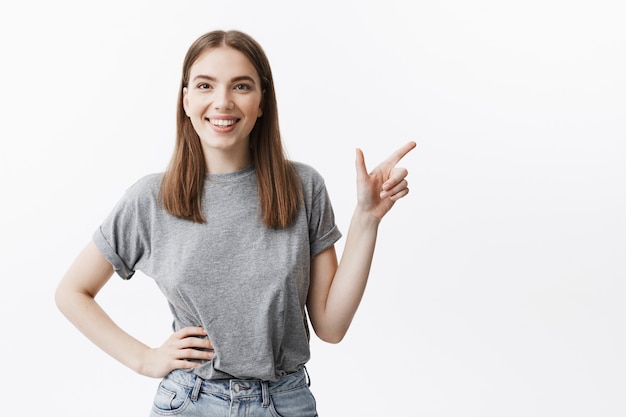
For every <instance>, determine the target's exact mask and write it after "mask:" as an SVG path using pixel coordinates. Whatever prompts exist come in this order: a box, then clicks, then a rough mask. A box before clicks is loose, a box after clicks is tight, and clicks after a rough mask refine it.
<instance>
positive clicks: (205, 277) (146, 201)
mask: <svg viewBox="0 0 626 417" xmlns="http://www.w3.org/2000/svg"><path fill="white" fill-rule="evenodd" d="M294 166H295V167H296V169H297V172H298V174H299V175H300V178H301V181H302V189H303V201H302V204H301V209H300V210H299V212H298V214H297V216H296V218H295V220H294V221H293V222H292V224H290V226H289V227H287V228H285V229H272V228H267V227H265V226H264V225H263V223H262V220H261V218H260V209H259V203H258V187H257V180H256V175H255V170H254V168H253V167H252V166H250V167H248V168H245V169H243V170H240V171H237V172H232V173H227V174H208V175H207V177H206V180H205V184H204V195H203V201H202V204H203V206H202V207H203V210H204V214H205V216H206V220H207V221H206V223H204V224H200V223H194V222H192V221H188V220H183V219H180V218H177V217H175V216H172V215H171V214H169V213H168V212H167V211H166V210H165V209H164V208H163V207H162V206H161V205H160V204H159V202H158V198H157V197H158V192H159V187H160V184H161V179H162V174H152V175H148V176H146V177H143V178H142V179H140V180H139V181H138V182H137V183H135V184H134V185H133V186H131V187H130V188H129V189H128V190H127V191H126V193H125V195H124V196H123V198H122V199H121V200H120V202H119V203H118V204H117V206H116V207H115V208H114V210H113V211H112V212H111V213H110V215H109V216H108V217H107V218H106V219H105V221H104V222H103V223H102V225H101V226H100V227H99V229H98V230H96V232H95V233H94V236H93V239H94V242H95V244H96V246H97V247H98V248H99V250H100V251H101V252H102V253H103V255H104V256H105V257H106V258H107V260H108V261H109V262H110V263H111V264H112V265H113V267H114V268H115V271H116V272H117V274H119V275H120V276H121V277H122V278H124V279H129V278H131V277H132V275H133V274H134V272H135V271H136V270H140V271H141V272H143V273H145V274H146V275H148V276H150V277H152V278H153V279H154V281H155V282H156V284H157V285H158V286H159V288H160V289H161V291H162V292H163V294H164V295H165V296H166V297H167V300H168V302H169V307H170V310H171V312H172V316H173V330H174V331H176V330H179V329H181V328H183V327H187V326H201V327H203V328H204V329H205V330H206V331H207V334H208V337H209V339H210V340H211V342H212V344H213V346H214V350H215V356H214V358H213V360H211V361H204V363H203V364H202V365H201V366H198V367H195V368H194V369H192V370H190V371H181V370H179V371H174V372H173V373H172V374H170V375H169V376H168V377H166V378H165V379H164V380H163V381H162V385H161V387H160V388H159V393H157V398H156V399H155V405H154V409H153V410H154V412H157V410H158V412H159V413H161V414H159V415H172V414H173V411H163V410H165V408H167V407H165V408H161V407H160V406H158V405H157V404H156V403H157V401H159V400H158V399H159V398H162V397H163V392H170V393H171V392H176V393H177V394H176V395H174V397H172V398H173V399H172V404H174V403H177V402H180V401H181V398H180V395H181V393H182V392H185V393H187V391H189V392H188V394H185V395H186V396H185V398H186V399H183V402H184V401H187V400H189V401H190V402H191V403H193V398H195V396H194V395H193V394H194V392H195V391H197V392H196V394H197V396H199V398H202V397H203V396H204V395H208V396H212V397H216V398H218V397H219V398H225V397H226V396H228V398H229V401H230V402H231V405H232V406H233V407H234V404H235V403H238V401H240V400H241V399H246V401H249V399H250V398H253V397H254V396H256V395H257V394H258V393H260V394H258V395H259V396H258V398H257V399H258V403H259V404H261V405H263V404H265V400H266V398H265V397H266V396H267V395H269V396H270V397H271V398H272V399H273V398H275V397H279V396H280V397H281V398H286V396H285V394H284V392H286V391H290V390H291V389H292V388H293V386H295V385H293V384H294V382H293V381H292V380H294V378H295V379H297V380H298V381H300V380H301V378H300V377H297V378H296V376H298V375H300V376H301V375H302V373H303V370H304V365H305V364H306V363H307V361H308V360H309V358H310V351H309V337H310V334H309V324H308V319H307V316H306V311H305V304H306V299H307V293H308V288H309V279H310V264H311V259H312V257H314V256H315V255H317V254H318V253H320V252H322V251H323V250H325V249H327V248H329V247H330V246H332V245H333V244H334V243H335V242H337V240H339V238H340V237H341V233H340V232H339V230H338V228H337V226H336V224H335V219H334V213H333V209H332V205H331V202H330V199H329V195H328V192H327V190H326V187H325V184H324V181H323V179H322V177H321V176H320V175H319V173H318V172H317V171H315V170H314V169H313V168H312V167H310V166H308V165H305V164H301V163H294ZM196 377H197V378H196ZM285 378H287V379H285ZM198 381H202V382H198ZM233 381H239V382H233ZM241 381H247V383H248V384H249V387H248V389H244V390H242V391H240V392H239V393H236V395H233V392H234V391H233V388H232V387H234V386H235V385H233V384H240V385H241V383H242V382H241ZM254 381H256V382H254ZM211 382H216V384H217V385H215V386H212V388H210V387H209V385H210V383H211ZM298 383H300V382H298ZM165 384H169V385H167V386H170V385H172V384H174V385H176V386H177V387H178V389H177V390H173V389H172V388H171V387H170V388H167V387H166V386H165ZM223 384H225V385H223ZM196 385H198V386H199V388H197V387H196ZM296 385H297V384H296ZM190 387H191V388H190ZM226 387H229V388H228V389H226ZM286 387H289V388H286ZM305 388H306V391H308V387H307V386H306V384H305ZM253 393H254V394H253ZM278 393H281V394H278ZM167 395H169V396H171V394H167ZM309 395H310V394H309ZM254 398H256V397H254ZM236 400H237V401H236ZM238 404H239V403H238ZM175 408H178V407H175ZM190 408H194V407H190ZM265 408H266V409H268V410H271V407H265ZM314 409H315V406H314V401H313V410H314ZM288 412H290V411H288ZM184 415H187V414H184ZM189 415H196V414H189ZM198 415H200V414H198ZM204 415H212V414H204ZM216 415H221V414H216ZM225 415H228V414H225ZM231 415H233V416H234V415H238V414H231ZM242 415H243V414H242ZM247 415H248V414H247ZM249 415H256V414H249ZM259 415H265V414H259ZM267 415H272V416H283V417H288V416H290V415H294V416H298V417H304V416H308V415H315V413H314V412H313V414H298V413H296V414H281V412H280V410H278V412H276V411H274V412H271V413H270V414H267Z"/></svg>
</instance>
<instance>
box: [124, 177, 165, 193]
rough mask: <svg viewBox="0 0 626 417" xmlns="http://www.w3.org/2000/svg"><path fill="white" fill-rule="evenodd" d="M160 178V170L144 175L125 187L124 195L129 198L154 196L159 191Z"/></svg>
mask: <svg viewBox="0 0 626 417" xmlns="http://www.w3.org/2000/svg"><path fill="white" fill-rule="evenodd" d="M162 179H163V173H162V172H155V173H151V174H147V175H144V176H143V177H140V178H139V179H137V180H136V181H135V182H134V183H133V184H131V185H130V187H128V188H127V189H126V192H125V194H124V197H125V198H126V199H131V200H140V199H144V198H155V197H156V196H157V195H158V193H159V189H160V187H161V180H162Z"/></svg>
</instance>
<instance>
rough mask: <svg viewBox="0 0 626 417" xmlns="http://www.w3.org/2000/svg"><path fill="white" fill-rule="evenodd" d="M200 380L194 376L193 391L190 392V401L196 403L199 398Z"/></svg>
mask: <svg viewBox="0 0 626 417" xmlns="http://www.w3.org/2000/svg"><path fill="white" fill-rule="evenodd" d="M202 381H203V380H202V378H200V377H199V376H197V375H196V383H195V385H194V386H193V391H191V401H193V402H196V401H198V397H199V396H200V388H202Z"/></svg>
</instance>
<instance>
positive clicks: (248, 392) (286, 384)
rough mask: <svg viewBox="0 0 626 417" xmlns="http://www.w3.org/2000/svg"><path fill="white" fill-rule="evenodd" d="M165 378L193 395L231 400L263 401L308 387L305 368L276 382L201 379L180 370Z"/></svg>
mask: <svg viewBox="0 0 626 417" xmlns="http://www.w3.org/2000/svg"><path fill="white" fill-rule="evenodd" d="M166 378H167V379H169V380H171V381H174V382H176V383H178V384H180V385H183V386H187V387H189V388H190V389H191V390H192V391H193V392H194V394H195V395H197V394H198V392H204V393H210V394H215V395H222V396H227V397H231V398H243V397H255V396H261V397H264V399H265V397H266V396H267V395H270V394H275V393H279V392H284V391H289V390H292V389H296V388H300V387H302V386H308V385H309V378H308V373H307V372H306V369H305V368H302V369H300V370H298V371H296V372H294V373H291V374H288V375H285V376H283V377H281V378H280V379H278V380H276V381H262V380H254V379H202V378H200V377H199V376H197V375H195V374H193V373H192V372H189V371H184V370H181V369H176V370H174V371H172V372H170V374H169V375H167V377H166ZM264 402H265V401H264Z"/></svg>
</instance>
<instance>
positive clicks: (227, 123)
mask: <svg viewBox="0 0 626 417" xmlns="http://www.w3.org/2000/svg"><path fill="white" fill-rule="evenodd" d="M211 123H212V124H214V125H215V126H219V127H224V126H232V125H234V124H235V121H234V120H224V119H217V120H211Z"/></svg>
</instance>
